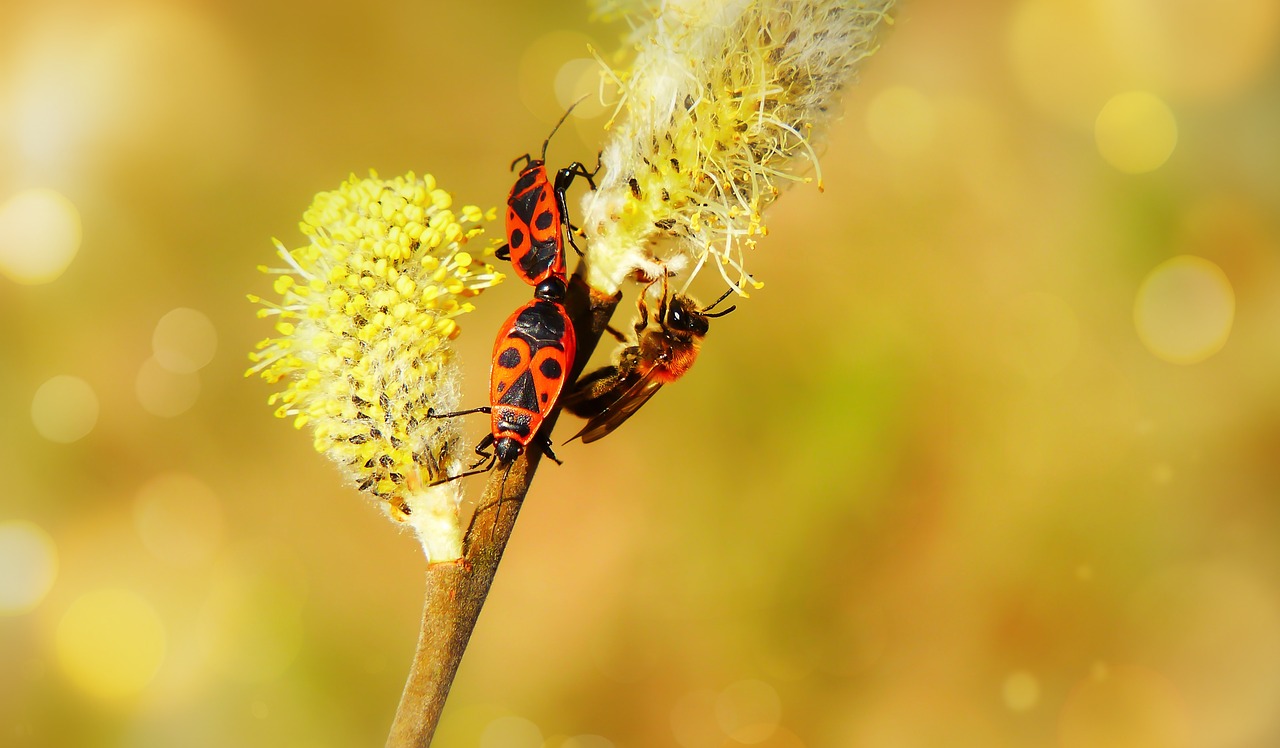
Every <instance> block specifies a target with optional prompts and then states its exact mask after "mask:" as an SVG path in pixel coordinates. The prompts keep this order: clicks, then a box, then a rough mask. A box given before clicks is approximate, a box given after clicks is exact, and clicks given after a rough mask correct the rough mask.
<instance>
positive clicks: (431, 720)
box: [387, 263, 621, 748]
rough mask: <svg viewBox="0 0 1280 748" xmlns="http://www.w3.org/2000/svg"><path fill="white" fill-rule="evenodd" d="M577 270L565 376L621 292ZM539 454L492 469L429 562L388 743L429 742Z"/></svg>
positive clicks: (419, 745) (391, 747)
mask: <svg viewBox="0 0 1280 748" xmlns="http://www.w3.org/2000/svg"><path fill="white" fill-rule="evenodd" d="M582 270H583V268H582V264H581V263H579V265H578V272H577V273H575V274H574V276H573V278H572V279H571V281H570V283H569V293H568V297H567V298H566V299H565V307H566V309H567V311H568V313H569V318H570V320H572V321H573V329H574V332H575V334H576V335H577V339H578V353H577V357H576V358H575V360H574V365H573V370H572V371H571V372H569V379H568V381H569V382H573V381H575V380H576V379H577V378H578V375H579V374H580V373H582V370H583V368H585V366H586V364H587V360H588V359H590V358H591V354H592V352H593V351H594V350H595V348H596V344H597V343H598V342H599V341H600V335H601V334H602V333H603V332H604V328H605V326H606V325H607V324H608V323H609V318H610V317H611V316H612V315H613V310H614V308H615V307H616V306H617V305H618V300H619V299H620V298H621V294H618V295H615V296H602V295H600V294H597V293H595V292H593V291H591V289H590V288H589V287H588V286H587V284H586V282H585V281H584V280H583V278H582ZM558 416H559V412H558V410H557V411H556V412H553V413H552V414H551V415H550V416H549V417H548V418H547V419H546V421H545V423H544V425H543V431H544V433H548V434H549V433H551V430H552V429H553V428H554V427H555V422H556V419H557V417H558ZM541 459H542V450H540V449H537V448H533V449H528V450H525V453H524V455H523V456H521V457H520V458H519V459H518V460H516V461H515V462H514V463H512V464H511V467H510V470H507V469H503V468H499V469H495V470H494V471H493V472H492V473H491V474H490V476H489V482H488V484H487V485H486V487H485V492H484V496H483V498H481V500H480V503H479V504H478V505H477V508H476V511H475V513H474V515H473V516H472V519H471V527H469V528H468V529H467V535H466V538H465V539H464V540H463V545H462V555H463V557H462V559H461V560H459V561H454V562H450V563H443V564H432V565H430V566H428V567H427V592H426V601H425V603H424V604H423V608H422V631H421V632H420V633H419V635H418V649H417V652H415V653H414V657H413V664H412V666H411V667H410V670H409V679H408V681H407V682H406V683H405V687H404V693H403V694H402V695H401V697H400V706H399V708H398V709H397V710H396V717H395V721H394V722H392V724H391V735H390V736H389V737H388V738H387V748H408V747H410V746H412V747H413V748H426V746H429V745H431V736H432V735H434V734H435V730H436V725H437V724H438V723H439V721H440V713H441V711H442V710H443V709H444V702H445V699H446V698H447V697H448V695H449V687H450V686H451V685H453V678H454V675H456V674H457V672H458V664H459V663H460V662H461V661H462V655H463V653H464V652H465V651H466V648H467V642H468V641H470V639H471V632H472V631H473V630H474V629H475V625H476V619H477V618H478V617H479V616H480V608H481V607H483V606H484V601H485V598H486V597H487V596H488V594H489V587H490V586H491V585H492V584H493V578H494V576H495V575H496V574H497V573H498V564H499V562H501V561H502V554H503V551H505V550H506V547H507V541H509V540H510V539H511V532H512V531H513V530H514V529H515V524H516V517H517V516H518V515H519V514H520V508H521V506H522V505H523V503H524V497H525V494H527V493H528V491H529V484H530V482H532V480H533V475H534V472H535V471H536V470H537V469H538V463H539V462H540V461H541Z"/></svg>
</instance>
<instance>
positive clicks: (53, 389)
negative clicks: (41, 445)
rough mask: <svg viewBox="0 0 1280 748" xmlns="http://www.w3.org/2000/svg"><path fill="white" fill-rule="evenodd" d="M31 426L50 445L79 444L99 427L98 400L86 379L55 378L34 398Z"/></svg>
mask: <svg viewBox="0 0 1280 748" xmlns="http://www.w3.org/2000/svg"><path fill="white" fill-rule="evenodd" d="M31 422H32V423H33V424H34V425H35V427H36V431H37V432H39V434H40V435H41V436H43V437H44V438H46V439H48V440H49V441H52V442H58V443H60V444H70V443H71V442H74V441H79V440H80V439H83V438H84V437H86V436H88V435H89V432H91V431H93V427H94V426H95V425H97V423H98V396H97V395H96V394H94V391H93V388H92V387H90V386H89V383H88V382H86V381H84V380H83V379H80V378H78V377H70V376H57V377H54V378H52V379H50V380H49V381H47V382H45V383H44V384H42V385H40V388H39V389H37V390H36V393H35V396H34V397H32V398H31Z"/></svg>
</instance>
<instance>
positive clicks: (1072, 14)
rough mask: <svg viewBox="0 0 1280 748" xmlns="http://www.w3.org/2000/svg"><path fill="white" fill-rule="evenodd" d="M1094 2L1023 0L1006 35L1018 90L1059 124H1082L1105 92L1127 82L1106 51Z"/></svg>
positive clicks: (1108, 49) (1105, 94) (1085, 125)
mask: <svg viewBox="0 0 1280 748" xmlns="http://www.w3.org/2000/svg"><path fill="white" fill-rule="evenodd" d="M1095 5H1096V4H1095V3H1089V2H1080V1H1079V0H1022V2H1020V3H1018V5H1017V7H1016V8H1014V10H1013V12H1012V14H1011V16H1010V22H1009V27H1008V31H1007V36H1006V40H1005V41H1006V49H1007V51H1008V57H1009V66H1010V68H1011V69H1012V72H1013V75H1014V78H1015V79H1016V80H1017V82H1018V84H1019V88H1020V89H1021V91H1022V93H1023V95H1024V96H1025V97H1026V99H1027V100H1028V101H1029V102H1030V103H1031V104H1032V105H1033V106H1035V107H1036V108H1037V109H1038V110H1039V111H1040V112H1042V113H1043V114H1045V115H1046V116H1048V117H1050V118H1052V119H1053V120H1054V121H1056V122H1059V123H1061V124H1064V125H1069V126H1072V127H1077V128H1080V129H1085V128H1087V127H1088V126H1089V125H1090V123H1091V122H1092V120H1093V118H1094V117H1095V116H1096V115H1097V112H1098V107H1099V106H1101V105H1102V102H1104V101H1106V99H1107V97H1108V96H1109V95H1110V94H1112V93H1114V92H1115V91H1116V90H1120V89H1123V88H1126V87H1128V85H1132V83H1129V82H1127V80H1126V78H1125V77H1124V76H1123V74H1122V71H1121V70H1120V68H1119V66H1118V65H1117V64H1116V60H1115V58H1114V57H1113V56H1112V55H1111V54H1110V48H1109V46H1108V44H1107V41H1108V39H1107V36H1106V34H1105V31H1104V29H1103V26H1102V23H1101V19H1100V18H1099V16H1098V9H1097V8H1096V7H1094V6H1095Z"/></svg>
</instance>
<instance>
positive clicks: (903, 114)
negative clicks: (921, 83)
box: [867, 86, 937, 158]
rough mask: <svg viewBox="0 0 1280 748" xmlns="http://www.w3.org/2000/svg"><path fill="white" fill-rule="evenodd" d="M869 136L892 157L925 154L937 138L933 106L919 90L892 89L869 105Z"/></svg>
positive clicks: (882, 93) (896, 87)
mask: <svg viewBox="0 0 1280 748" xmlns="http://www.w3.org/2000/svg"><path fill="white" fill-rule="evenodd" d="M867 133H868V134H869V135H870V136H871V140H872V142H874V143H875V144H876V145H877V146H879V147H880V149H881V150H883V151H885V152H886V153H888V154H889V155H891V156H895V157H898V158H908V157H911V156H916V155H919V154H921V153H923V152H924V151H926V150H927V149H928V148H929V146H930V145H932V144H933V141H934V138H935V137H936V135H937V115H936V113H935V108H934V106H933V103H932V102H931V101H929V99H928V98H927V97H926V96H925V95H924V94H922V93H920V92H919V91H917V90H916V89H914V88H908V87H906V86H892V87H890V88H886V89H885V90H883V91H881V92H880V93H878V94H876V96H875V98H873V99H872V100H871V103H870V104H869V105H868V106H867Z"/></svg>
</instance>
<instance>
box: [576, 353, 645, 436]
mask: <svg viewBox="0 0 1280 748" xmlns="http://www.w3.org/2000/svg"><path fill="white" fill-rule="evenodd" d="M657 370H658V368H657V367H656V366H655V367H653V368H650V369H649V371H647V372H645V375H644V376H643V377H638V378H637V379H636V381H635V383H633V384H632V385H631V386H630V387H628V388H627V389H626V391H625V392H623V393H622V394H621V395H619V396H618V397H617V399H615V400H614V401H613V402H612V403H610V404H609V405H608V406H607V407H605V408H604V410H602V411H600V412H599V413H597V414H596V415H594V416H592V417H591V419H590V420H588V421H587V425H585V426H583V427H582V430H581V431H579V432H578V433H577V434H575V435H574V436H573V439H577V438H579V437H581V438H582V442H583V443H584V444H590V443H591V442H593V441H596V440H597V439H603V438H604V437H605V436H607V435H608V434H609V433H610V432H612V431H613V430H614V429H616V428H618V427H619V426H621V425H622V422H623V421H625V420H627V419H628V418H630V417H631V416H632V415H634V414H635V412H636V411H637V410H640V408H641V407H643V406H644V404H645V403H647V402H649V398H651V397H653V396H654V394H655V393H656V392H657V391H658V390H660V389H662V381H661V380H659V379H658V378H657V377H656V376H654V374H655V372H656V371H657ZM573 439H570V440H569V441H573Z"/></svg>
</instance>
